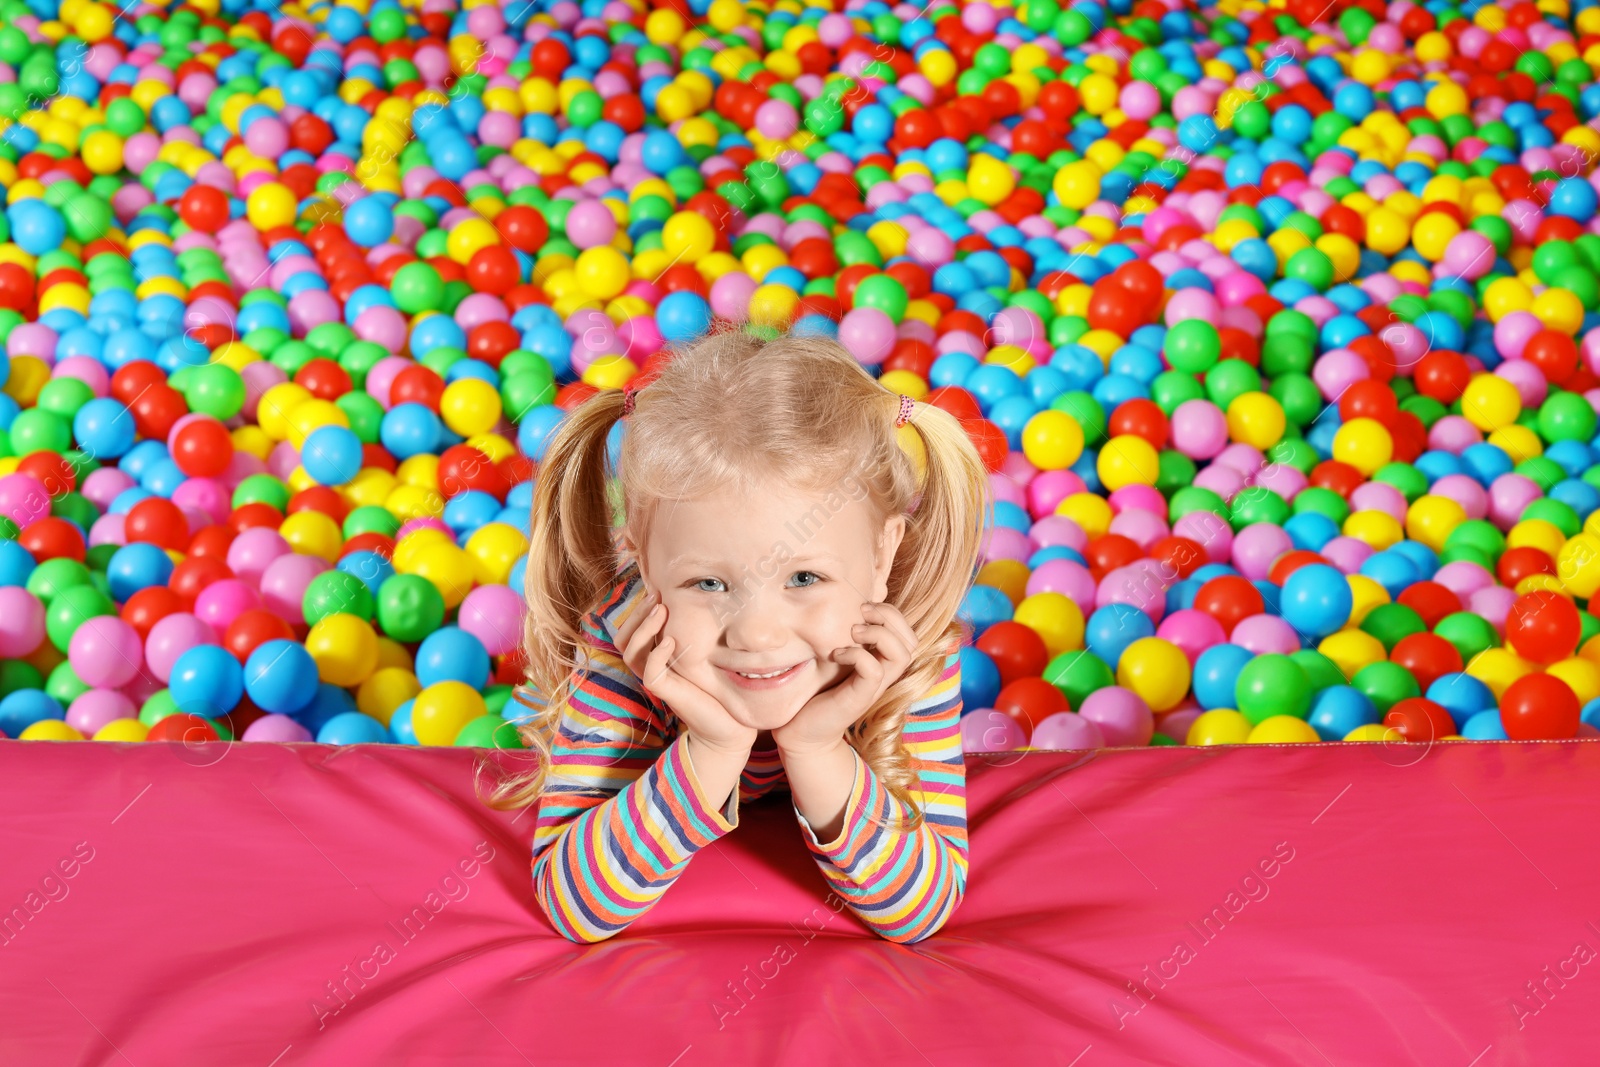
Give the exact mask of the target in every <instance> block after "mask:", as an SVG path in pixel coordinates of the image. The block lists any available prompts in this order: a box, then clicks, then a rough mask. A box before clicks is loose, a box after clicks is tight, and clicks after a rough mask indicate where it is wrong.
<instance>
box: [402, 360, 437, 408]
mask: <svg viewBox="0 0 1600 1067" xmlns="http://www.w3.org/2000/svg"><path fill="white" fill-rule="evenodd" d="M442 396H444V379H443V378H440V377H439V376H438V375H437V374H435V373H434V372H433V371H432V370H431V369H429V368H427V367H424V366H422V365H421V364H420V363H419V364H417V365H416V366H413V367H407V368H406V369H405V370H403V371H401V372H400V373H399V374H396V375H395V376H394V383H393V384H392V385H391V386H390V387H389V403H390V406H391V407H397V406H399V405H400V404H421V405H423V406H424V407H426V408H428V409H429V410H430V411H433V412H438V410H439V398H440V397H442Z"/></svg>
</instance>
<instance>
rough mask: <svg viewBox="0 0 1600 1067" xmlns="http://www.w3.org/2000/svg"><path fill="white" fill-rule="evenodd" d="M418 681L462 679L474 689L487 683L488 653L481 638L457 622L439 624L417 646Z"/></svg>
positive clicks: (427, 684)
mask: <svg viewBox="0 0 1600 1067" xmlns="http://www.w3.org/2000/svg"><path fill="white" fill-rule="evenodd" d="M416 673H417V681H419V682H421V683H422V685H423V686H424V687H427V686H430V685H434V684H436V683H438V682H450V681H456V682H465V683H467V684H468V685H470V686H472V688H474V689H482V688H483V687H484V686H485V685H487V684H489V653H488V652H487V651H485V650H484V647H483V642H482V641H479V640H478V639H477V638H476V637H474V636H472V635H471V634H469V633H467V631H465V630H463V629H461V627H459V626H442V627H440V628H439V629H437V630H435V631H434V632H433V633H431V634H429V635H428V636H427V637H425V638H423V639H422V644H421V645H419V646H418V647H417V662H416Z"/></svg>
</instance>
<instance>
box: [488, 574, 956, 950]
mask: <svg viewBox="0 0 1600 1067" xmlns="http://www.w3.org/2000/svg"><path fill="white" fill-rule="evenodd" d="M642 592H643V586H642V583H641V582H640V581H639V578H638V571H637V568H636V567H632V566H630V567H629V568H628V569H627V570H624V571H623V572H622V573H621V574H620V575H619V576H618V579H617V584H616V585H615V586H614V587H613V588H612V589H611V590H610V592H609V593H608V594H607V596H606V598H605V601H604V603H603V604H602V605H601V607H600V609H599V610H597V611H596V612H594V613H592V614H591V615H589V616H588V617H587V618H586V619H584V625H583V631H584V634H585V635H586V637H587V639H588V644H587V647H586V648H585V649H583V650H582V654H581V664H580V669H579V671H578V677H577V685H576V688H575V690H574V693H573V696H572V699H571V700H570V701H569V702H568V703H567V705H566V707H565V708H564V709H563V712H562V716H561V721H560V723H559V725H558V726H557V731H556V736H555V738H554V739H553V742H552V747H551V769H550V774H549V777H548V780H547V785H546V789H545V794H544V796H543V797H542V798H541V799H540V802H539V814H538V819H537V822H536V824H535V827H534V836H533V880H534V895H535V897H536V898H537V899H538V901H539V905H540V907H542V908H543V909H544V911H545V913H546V914H547V915H548V916H550V921H551V923H552V924H553V925H554V926H555V928H556V929H557V930H559V931H561V933H562V934H563V935H564V936H566V937H568V938H570V939H572V940H574V941H588V942H592V941H602V940H604V939H606V938H608V937H611V936H613V935H614V934H616V933H618V932H619V931H621V930H623V929H624V928H626V927H627V925H628V924H629V923H631V922H632V921H633V920H634V919H637V918H638V917H639V916H640V915H642V914H644V912H646V911H648V910H649V909H650V907H651V905H653V904H654V903H655V902H656V901H657V900H659V899H660V898H661V895H662V894H663V893H665V892H666V891H667V889H668V888H669V887H670V886H671V885H672V883H673V881H674V880H675V879H676V878H677V876H678V874H679V872H681V871H682V870H683V868H684V867H685V866H686V865H687V864H688V862H689V860H690V859H691V858H692V857H693V856H694V854H695V853H696V852H698V851H699V850H700V849H701V848H703V847H705V846H706V845H707V844H709V843H710V842H712V841H714V840H716V839H717V838H718V837H721V836H722V835H723V834H726V833H727V832H728V831H730V830H732V829H734V828H735V827H736V826H738V824H739V807H740V805H741V804H742V803H745V802H748V801H753V800H755V799H757V798H759V797H761V796H764V795H766V794H767V793H769V792H771V791H773V790H774V789H787V788H788V783H787V779H786V777H785V775H784V771H783V763H782V761H781V759H780V758H779V756H778V752H777V749H775V748H773V749H767V750H763V751H756V752H752V753H751V756H750V762H749V764H748V765H746V767H745V769H744V771H743V772H742V773H741V774H740V778H739V787H738V789H736V790H734V792H733V795H732V796H730V797H729V798H728V803H727V805H726V806H725V807H724V809H723V810H722V811H720V812H719V811H716V810H714V809H712V808H711V807H710V806H709V805H708V804H706V803H705V801H704V799H703V795H702V791H701V789H700V786H699V781H698V779H697V778H696V777H695V774H694V766H693V764H692V763H691V762H690V760H689V756H688V751H687V748H686V742H685V739H684V738H683V736H682V735H681V734H680V732H679V728H678V722H677V720H676V719H675V718H674V716H673V715H672V712H671V710H670V709H668V708H667V707H666V706H665V705H663V704H661V703H659V702H658V701H656V700H655V699H654V698H652V697H651V696H649V694H647V693H645V692H644V690H643V687H642V686H641V685H640V683H639V680H638V679H637V678H636V677H635V676H634V675H633V673H632V672H631V671H629V670H628V668H627V666H626V665H625V664H624V663H623V662H622V656H621V654H620V652H619V651H618V649H617V646H616V644H615V642H616V638H617V632H618V630H619V629H620V628H621V626H622V625H623V623H625V622H626V620H627V618H628V616H629V613H630V612H631V611H633V610H634V608H635V607H636V606H637V605H638V603H639V600H640V595H641V594H642ZM517 699H518V700H519V701H520V702H522V703H524V704H528V705H530V706H534V703H533V701H532V700H531V699H530V698H529V697H527V696H526V695H525V694H523V693H521V692H519V693H518V695H517ZM960 720H961V680H960V667H959V659H958V657H957V655H956V653H955V652H954V651H952V652H951V654H950V656H949V657H948V658H947V659H946V661H945V669H944V672H943V674H942V675H941V677H940V679H939V682H938V683H937V684H936V685H935V686H934V688H933V690H932V691H931V692H929V693H928V694H927V695H926V696H925V697H923V698H922V699H921V700H918V701H917V702H916V703H915V704H913V705H912V707H911V710H910V712H909V713H908V714H907V717H906V725H905V734H904V736H905V741H906V746H907V748H908V749H909V750H910V753H911V758H912V767H913V768H914V769H915V770H916V771H917V773H918V776H919V778H920V789H918V790H916V791H915V792H916V795H917V799H918V800H919V802H920V803H921V805H922V809H923V812H924V815H925V823H924V825H923V826H922V827H921V828H920V829H919V830H917V831H916V832H914V833H907V832H905V831H903V830H899V829H897V828H896V824H899V823H901V822H903V821H905V820H907V819H909V817H910V811H909V809H908V808H906V807H905V805H903V804H902V803H901V802H900V801H898V800H896V799H895V798H894V797H893V796H892V795H891V794H890V793H889V792H888V791H887V790H885V789H884V788H883V787H882V784H881V783H880V782H879V780H878V778H877V776H876V775H875V774H874V773H873V771H872V769H871V768H870V767H868V766H867V765H866V764H865V763H864V762H863V761H862V760H861V758H860V757H859V756H856V757H855V762H856V778H855V782H854V785H853V787H852V789H851V793H850V800H849V802H848V804H847V806H846V809H845V820H844V827H843V829H842V830H841V831H840V834H839V837H838V839H837V840H836V841H832V842H829V843H827V844H823V843H821V842H819V841H817V839H816V836H815V834H813V833H812V831H811V827H810V826H809V825H807V824H806V821H805V817H804V816H802V815H801V814H800V810H799V808H798V807H795V809H794V811H795V818H796V820H797V821H798V822H799V823H800V827H801V832H802V837H803V838H804V840H805V841H806V845H807V847H808V848H809V849H810V850H811V852H812V854H813V856H814V857H815V859H816V862H817V866H818V868H819V869H820V870H821V872H822V875H823V878H824V879H825V880H826V881H827V883H828V884H829V886H830V887H831V888H832V889H834V890H835V891H836V892H837V893H838V894H839V895H840V896H841V897H842V898H843V899H844V901H845V903H846V906H848V907H849V908H850V909H851V910H852V911H853V912H855V914H856V915H857V916H859V917H860V918H861V920H862V922H863V923H865V924H866V925H867V926H868V927H869V928H870V929H872V930H874V931H876V932H877V933H878V934H880V935H881V936H882V937H884V938H886V939H888V940H891V941H899V942H913V941H920V940H922V939H923V938H925V937H928V936H929V935H930V934H932V933H934V932H935V931H937V930H938V929H939V928H940V927H941V926H942V925H943V924H944V922H945V920H947V919H948V918H949V917H950V915H951V914H952V913H953V912H954V911H955V909H956V907H957V905H959V904H960V902H961V897H962V894H963V892H964V891H965V888H966V875H967V806H966V769H965V766H964V764H963V762H962V751H961V727H960ZM791 806H793V805H792V804H791ZM873 817H876V818H877V819H878V821H879V822H889V823H890V825H887V826H874V825H872V821H871V820H872V818H873Z"/></svg>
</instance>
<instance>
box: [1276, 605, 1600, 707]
mask: <svg viewBox="0 0 1600 1067" xmlns="http://www.w3.org/2000/svg"><path fill="white" fill-rule="evenodd" d="M1595 621H1597V622H1600V619H1597V620H1595ZM1289 658H1290V659H1292V660H1294V661H1295V662H1296V663H1298V664H1300V667H1301V669H1302V670H1304V671H1305V672H1306V677H1307V678H1309V679H1311V691H1312V692H1313V693H1320V692H1322V690H1324V689H1327V688H1329V687H1330V686H1335V685H1347V684H1348V682H1347V680H1346V679H1345V676H1344V672H1343V671H1341V670H1340V669H1339V665H1338V664H1337V663H1335V662H1333V660H1331V659H1329V658H1328V657H1327V656H1324V655H1323V654H1322V653H1321V652H1318V651H1317V650H1316V649H1314V648H1302V649H1301V650H1300V651H1298V652H1291V653H1289Z"/></svg>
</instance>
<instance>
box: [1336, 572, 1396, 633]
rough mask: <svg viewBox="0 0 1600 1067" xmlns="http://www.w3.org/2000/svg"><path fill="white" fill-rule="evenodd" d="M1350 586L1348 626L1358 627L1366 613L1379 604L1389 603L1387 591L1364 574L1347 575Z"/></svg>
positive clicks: (1346, 578) (1346, 579)
mask: <svg viewBox="0 0 1600 1067" xmlns="http://www.w3.org/2000/svg"><path fill="white" fill-rule="evenodd" d="M1344 580H1345V581H1346V582H1347V583H1349V585H1350V622H1349V624H1348V625H1350V626H1360V625H1361V623H1362V621H1363V620H1364V619H1365V618H1366V617H1367V613H1368V612H1370V611H1371V610H1372V609H1373V608H1375V607H1377V606H1378V605H1380V604H1388V603H1390V597H1389V591H1388V590H1387V589H1385V588H1384V587H1383V586H1381V585H1379V584H1378V583H1377V582H1375V581H1373V580H1372V579H1371V578H1368V577H1367V576H1366V575H1365V574H1347V575H1345V579H1344Z"/></svg>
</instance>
